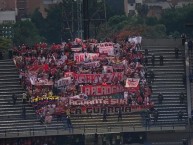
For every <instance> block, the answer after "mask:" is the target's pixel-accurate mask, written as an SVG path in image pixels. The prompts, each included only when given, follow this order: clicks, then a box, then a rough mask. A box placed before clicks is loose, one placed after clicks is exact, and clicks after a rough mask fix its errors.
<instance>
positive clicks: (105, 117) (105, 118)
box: [103, 109, 107, 122]
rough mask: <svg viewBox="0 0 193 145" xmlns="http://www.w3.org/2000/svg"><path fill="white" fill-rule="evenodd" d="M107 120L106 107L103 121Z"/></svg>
mask: <svg viewBox="0 0 193 145" xmlns="http://www.w3.org/2000/svg"><path fill="white" fill-rule="evenodd" d="M106 121H107V110H106V109H105V110H104V111H103V122H106Z"/></svg>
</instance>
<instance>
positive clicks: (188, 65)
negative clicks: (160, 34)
mask: <svg viewBox="0 0 193 145" xmlns="http://www.w3.org/2000/svg"><path fill="white" fill-rule="evenodd" d="M188 53H189V52H188V43H187V42H185V65H186V91H187V107H188V124H189V125H190V119H191V110H192V101H191V89H190V80H189V76H190V58H189V54H188Z"/></svg>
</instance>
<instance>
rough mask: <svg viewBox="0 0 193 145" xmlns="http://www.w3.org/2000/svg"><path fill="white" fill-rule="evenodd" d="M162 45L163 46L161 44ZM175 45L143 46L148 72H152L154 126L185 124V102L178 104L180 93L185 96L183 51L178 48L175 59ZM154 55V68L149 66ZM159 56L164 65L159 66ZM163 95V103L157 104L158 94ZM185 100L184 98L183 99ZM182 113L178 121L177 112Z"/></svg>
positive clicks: (181, 48)
mask: <svg viewBox="0 0 193 145" xmlns="http://www.w3.org/2000/svg"><path fill="white" fill-rule="evenodd" d="M163 45H164V44H163ZM175 47H176V44H173V45H170V46H153V44H152V46H144V47H143V49H148V50H149V54H148V58H149V65H148V66H147V68H148V70H153V72H154V74H155V81H154V82H153V85H152V89H153V95H152V98H151V99H152V101H153V102H154V103H155V109H157V110H158V111H159V118H158V123H157V124H156V125H158V124H159V125H164V124H165V125H166V124H185V123H187V101H186V99H185V101H184V103H182V104H181V103H180V99H179V96H180V93H181V92H183V93H184V95H185V96H186V89H185V85H184V84H183V76H184V73H185V66H184V49H183V47H182V46H180V45H177V47H179V49H180V50H179V58H175V53H174V49H175ZM152 54H154V55H155V58H156V59H155V66H152V64H151V56H152ZM160 55H162V56H163V57H164V65H163V66H160V58H159V57H160ZM159 93H162V94H163V103H162V104H160V103H159V102H158V94H159ZM185 98H186V97H185ZM180 110H181V111H182V112H183V119H182V121H178V112H179V111H180Z"/></svg>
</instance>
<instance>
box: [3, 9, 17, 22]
mask: <svg viewBox="0 0 193 145" xmlns="http://www.w3.org/2000/svg"><path fill="white" fill-rule="evenodd" d="M15 21H16V11H0V24H2V23H7V22H8V23H15Z"/></svg>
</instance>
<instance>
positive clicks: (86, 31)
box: [83, 0, 90, 40]
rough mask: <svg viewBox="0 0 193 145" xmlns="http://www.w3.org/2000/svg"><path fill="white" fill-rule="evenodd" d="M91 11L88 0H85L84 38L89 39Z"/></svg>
mask: <svg viewBox="0 0 193 145" xmlns="http://www.w3.org/2000/svg"><path fill="white" fill-rule="evenodd" d="M89 21H90V20H89V11H88V0H83V22H84V39H85V40H86V39H89V37H90V36H89Z"/></svg>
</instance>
